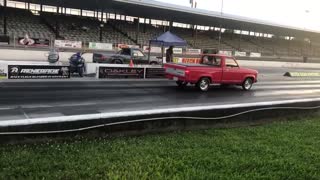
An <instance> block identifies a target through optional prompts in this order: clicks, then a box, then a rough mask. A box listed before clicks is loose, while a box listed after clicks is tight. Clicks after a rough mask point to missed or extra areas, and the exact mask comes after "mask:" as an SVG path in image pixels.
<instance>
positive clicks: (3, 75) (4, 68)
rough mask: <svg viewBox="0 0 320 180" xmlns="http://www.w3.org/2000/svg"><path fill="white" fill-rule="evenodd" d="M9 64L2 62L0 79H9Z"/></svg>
mask: <svg viewBox="0 0 320 180" xmlns="http://www.w3.org/2000/svg"><path fill="white" fill-rule="evenodd" d="M7 73H8V65H7V64H1V63H0V79H7Z"/></svg>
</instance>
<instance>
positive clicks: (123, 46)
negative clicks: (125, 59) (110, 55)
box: [118, 44, 140, 49]
mask: <svg viewBox="0 0 320 180" xmlns="http://www.w3.org/2000/svg"><path fill="white" fill-rule="evenodd" d="M118 48H119V49H122V48H140V46H138V45H128V44H118Z"/></svg>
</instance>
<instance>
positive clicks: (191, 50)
mask: <svg viewBox="0 0 320 180" xmlns="http://www.w3.org/2000/svg"><path fill="white" fill-rule="evenodd" d="M187 54H194V55H199V54H201V49H187Z"/></svg>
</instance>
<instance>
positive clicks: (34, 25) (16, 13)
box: [0, 8, 53, 39]
mask: <svg viewBox="0 0 320 180" xmlns="http://www.w3.org/2000/svg"><path fill="white" fill-rule="evenodd" d="M0 12H1V13H3V11H1V10H0ZM1 16H2V15H1ZM0 27H1V30H0V31H1V32H2V31H3V21H0ZM7 30H8V34H9V35H10V36H15V37H16V38H18V37H24V36H25V34H28V35H29V36H30V37H33V38H47V39H50V38H51V37H53V32H52V31H50V29H49V28H48V27H47V26H46V25H45V24H43V23H41V18H40V17H39V16H36V15H33V14H32V13H31V12H30V11H26V10H23V9H16V8H7Z"/></svg>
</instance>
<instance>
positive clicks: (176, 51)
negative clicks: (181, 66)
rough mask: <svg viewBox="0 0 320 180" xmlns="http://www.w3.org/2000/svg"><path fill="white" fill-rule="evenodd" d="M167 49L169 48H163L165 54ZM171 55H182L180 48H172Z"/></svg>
mask: <svg viewBox="0 0 320 180" xmlns="http://www.w3.org/2000/svg"><path fill="white" fill-rule="evenodd" d="M167 49H169V48H165V49H164V52H167ZM173 54H182V48H173Z"/></svg>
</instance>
